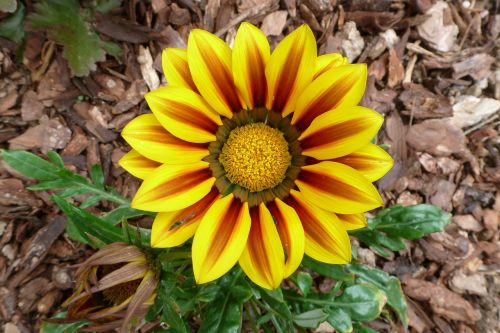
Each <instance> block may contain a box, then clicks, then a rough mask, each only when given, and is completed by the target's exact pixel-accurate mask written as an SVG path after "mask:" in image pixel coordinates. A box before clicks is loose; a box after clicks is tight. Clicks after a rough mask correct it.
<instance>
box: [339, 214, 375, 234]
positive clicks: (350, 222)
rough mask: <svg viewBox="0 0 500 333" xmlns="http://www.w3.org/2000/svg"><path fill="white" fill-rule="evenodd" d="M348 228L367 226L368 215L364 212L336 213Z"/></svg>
mask: <svg viewBox="0 0 500 333" xmlns="http://www.w3.org/2000/svg"><path fill="white" fill-rule="evenodd" d="M336 215H337V217H338V219H339V220H340V222H342V224H343V225H344V228H345V229H346V230H356V229H361V228H364V227H366V226H367V225H368V224H367V222H366V217H365V214H364V213H359V214H347V215H346V214H336Z"/></svg>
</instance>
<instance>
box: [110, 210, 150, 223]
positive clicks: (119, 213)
mask: <svg viewBox="0 0 500 333" xmlns="http://www.w3.org/2000/svg"><path fill="white" fill-rule="evenodd" d="M144 215H149V216H151V215H153V213H150V212H144V211H142V210H137V209H134V208H130V207H129V206H120V207H118V208H115V209H113V210H112V211H110V212H108V213H107V214H105V215H104V216H103V217H102V219H103V220H104V221H106V222H108V223H111V224H114V225H116V224H119V223H121V222H122V221H125V220H127V219H131V218H134V217H139V216H144Z"/></svg>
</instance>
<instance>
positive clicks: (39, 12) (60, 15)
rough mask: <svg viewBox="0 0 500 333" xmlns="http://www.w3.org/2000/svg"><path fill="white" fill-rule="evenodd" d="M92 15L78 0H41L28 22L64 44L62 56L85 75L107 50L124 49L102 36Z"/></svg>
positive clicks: (79, 72)
mask: <svg viewBox="0 0 500 333" xmlns="http://www.w3.org/2000/svg"><path fill="white" fill-rule="evenodd" d="M101 2H102V1H101ZM108 2H109V1H108ZM115 3H116V2H115ZM101 5H102V4H101ZM90 18H91V11H89V10H83V9H81V8H80V4H79V2H78V0H42V1H40V2H38V3H36V4H35V11H34V12H33V13H31V14H29V15H28V17H27V24H28V27H29V28H30V29H33V30H45V31H47V35H48V37H49V39H51V40H53V41H54V42H56V43H57V44H60V45H62V46H63V53H62V55H63V57H64V58H65V59H66V60H67V61H68V64H69V66H70V67H71V69H72V71H73V73H74V74H75V75H77V76H85V75H88V74H89V73H90V71H92V70H94V69H95V67H96V65H95V63H96V62H97V61H102V60H104V58H105V55H106V53H109V54H111V55H113V56H119V54H120V52H121V49H120V47H119V46H118V45H117V44H115V43H113V42H109V41H103V40H102V39H101V38H100V37H99V35H98V34H97V33H96V32H95V31H94V29H92V27H91V25H90V22H89V21H90Z"/></svg>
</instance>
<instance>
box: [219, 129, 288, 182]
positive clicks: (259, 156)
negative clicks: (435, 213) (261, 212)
mask: <svg viewBox="0 0 500 333" xmlns="http://www.w3.org/2000/svg"><path fill="white" fill-rule="evenodd" d="M291 159H292V157H291V155H290V153H289V152H288V143H287V141H286V140H285V137H284V136H283V133H282V132H281V131H279V130H277V129H276V128H272V127H269V126H267V125H266V124H264V123H255V124H249V125H245V126H242V127H237V128H235V129H234V130H232V131H231V133H230V134H229V138H228V139H227V141H226V143H225V144H224V146H223V147H222V152H221V154H220V155H219V162H220V163H221V164H222V166H223V167H224V170H225V171H226V177H227V178H228V179H229V181H231V182H232V183H235V184H238V185H240V186H242V187H245V188H247V189H249V190H250V191H251V192H257V191H262V190H265V189H269V188H273V187H274V186H276V185H278V184H279V183H280V182H281V181H283V179H284V178H285V175H286V170H287V169H288V167H289V166H290V162H291Z"/></svg>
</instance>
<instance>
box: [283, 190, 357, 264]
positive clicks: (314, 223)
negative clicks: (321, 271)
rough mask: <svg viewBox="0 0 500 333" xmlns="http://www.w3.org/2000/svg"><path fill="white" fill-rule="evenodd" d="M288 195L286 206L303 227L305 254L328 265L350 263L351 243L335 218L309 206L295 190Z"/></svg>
mask: <svg viewBox="0 0 500 333" xmlns="http://www.w3.org/2000/svg"><path fill="white" fill-rule="evenodd" d="M290 194H291V196H290V197H289V200H288V204H289V205H291V206H292V207H293V208H294V209H295V211H296V212H297V214H298V215H299V218H300V221H301V222H302V225H303V227H304V233H305V236H306V243H305V253H306V254H307V255H308V256H310V257H311V258H314V259H316V260H318V261H321V262H326V263H329V264H346V263H348V262H350V261H351V242H350V241H349V236H348V235H347V231H346V230H345V228H344V227H343V225H342V223H341V222H340V221H339V220H338V219H337V216H335V214H333V213H329V212H327V211H324V210H322V209H321V208H319V207H317V206H315V205H313V204H310V203H309V202H308V201H306V200H304V196H303V195H301V194H300V193H299V192H297V191H295V190H292V191H291V192H290Z"/></svg>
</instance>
